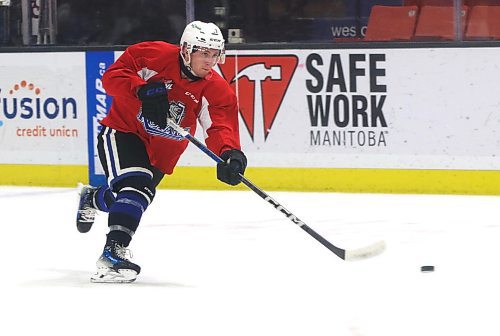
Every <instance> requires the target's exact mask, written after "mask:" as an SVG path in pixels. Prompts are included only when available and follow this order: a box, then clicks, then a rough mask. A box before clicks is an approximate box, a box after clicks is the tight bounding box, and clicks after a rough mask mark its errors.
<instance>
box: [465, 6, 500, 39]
mask: <svg viewBox="0 0 500 336" xmlns="http://www.w3.org/2000/svg"><path fill="white" fill-rule="evenodd" d="M465 38H466V39H469V40H477V39H494V40H498V39H500V6H474V7H472V9H471V10H470V13H469V22H468V25H467V31H466V32H465Z"/></svg>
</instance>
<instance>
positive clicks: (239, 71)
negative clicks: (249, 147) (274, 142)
mask: <svg viewBox="0 0 500 336" xmlns="http://www.w3.org/2000/svg"><path fill="white" fill-rule="evenodd" d="M297 64H298V57H297V56H296V55H276V56H274V55H237V56H226V62H225V63H224V64H219V68H220V71H221V74H222V76H223V77H224V78H225V79H226V81H227V82H228V83H229V84H230V86H231V87H232V89H233V91H234V92H235V93H236V96H237V97H238V103H239V108H240V115H241V117H242V120H243V122H244V124H245V126H246V128H247V130H248V133H249V134H250V137H251V138H252V141H253V142H264V141H266V140H267V137H268V136H269V134H270V131H271V128H272V126H273V123H274V121H275V119H276V116H277V115H278V112H279V110H280V107H281V103H282V102H283V98H284V97H285V94H286V92H287V90H288V87H289V85H290V82H291V80H292V77H293V74H294V72H295V69H296V68H297Z"/></svg>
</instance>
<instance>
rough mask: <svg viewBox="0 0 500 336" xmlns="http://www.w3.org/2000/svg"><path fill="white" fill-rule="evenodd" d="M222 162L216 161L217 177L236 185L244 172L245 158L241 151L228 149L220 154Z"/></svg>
mask: <svg viewBox="0 0 500 336" xmlns="http://www.w3.org/2000/svg"><path fill="white" fill-rule="evenodd" d="M220 158H221V159H222V160H223V162H219V163H217V178H218V179H219V180H220V181H222V182H224V183H227V184H229V185H233V186H234V185H237V184H239V183H240V182H241V176H240V175H239V174H241V175H243V174H244V173H245V168H246V167H247V158H246V156H245V154H243V152H242V151H240V150H238V149H230V150H227V151H225V152H224V153H222V154H221V156H220Z"/></svg>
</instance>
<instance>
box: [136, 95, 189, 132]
mask: <svg viewBox="0 0 500 336" xmlns="http://www.w3.org/2000/svg"><path fill="white" fill-rule="evenodd" d="M169 111H170V115H171V116H172V119H173V120H174V121H175V123H176V124H178V125H180V123H181V121H182V119H184V115H185V114H186V105H184V103H183V102H175V101H172V102H170V110H169ZM137 119H139V121H140V122H141V123H142V125H143V126H144V129H145V130H146V132H148V133H149V134H151V135H156V136H161V137H164V138H168V139H171V140H176V141H181V140H184V138H183V137H182V135H180V134H179V133H178V132H177V131H175V130H174V129H173V128H172V127H170V126H167V127H165V128H163V129H162V128H160V126H158V125H156V124H155V123H154V122H152V121H151V120H148V119H146V118H144V117H143V115H142V110H140V111H139V115H138V116H137ZM186 130H187V131H188V132H189V127H188V128H186Z"/></svg>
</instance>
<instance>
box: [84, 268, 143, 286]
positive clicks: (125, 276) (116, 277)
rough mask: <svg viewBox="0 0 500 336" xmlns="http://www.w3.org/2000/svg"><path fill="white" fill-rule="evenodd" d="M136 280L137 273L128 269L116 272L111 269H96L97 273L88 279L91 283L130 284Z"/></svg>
mask: <svg viewBox="0 0 500 336" xmlns="http://www.w3.org/2000/svg"><path fill="white" fill-rule="evenodd" d="M136 278H137V272H136V271H134V270H129V269H120V270H118V272H116V271H114V270H111V269H98V270H97V273H96V274H94V275H92V276H91V277H90V282H93V283H130V282H134V281H135V279H136Z"/></svg>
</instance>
